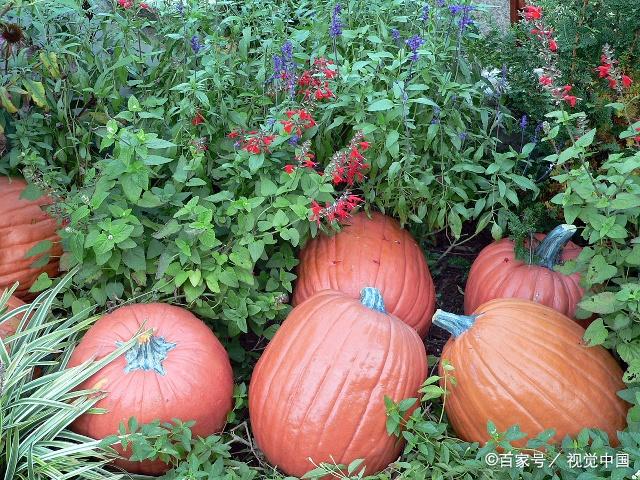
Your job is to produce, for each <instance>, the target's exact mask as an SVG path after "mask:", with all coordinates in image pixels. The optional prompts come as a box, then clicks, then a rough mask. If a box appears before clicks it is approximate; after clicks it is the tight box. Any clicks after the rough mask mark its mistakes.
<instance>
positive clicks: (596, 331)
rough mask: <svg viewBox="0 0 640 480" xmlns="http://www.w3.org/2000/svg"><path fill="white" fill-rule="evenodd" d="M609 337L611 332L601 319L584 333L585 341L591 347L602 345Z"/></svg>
mask: <svg viewBox="0 0 640 480" xmlns="http://www.w3.org/2000/svg"><path fill="white" fill-rule="evenodd" d="M608 336H609V332H608V331H607V328H606V327H605V326H604V322H603V321H602V319H601V318H598V319H597V320H596V321H594V322H592V323H591V325H589V327H588V328H587V330H586V331H585V332H584V339H585V340H586V341H587V342H588V343H589V346H592V345H602V344H603V343H604V341H605V340H606V339H607V337H608Z"/></svg>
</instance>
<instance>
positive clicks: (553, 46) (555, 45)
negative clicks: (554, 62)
mask: <svg viewBox="0 0 640 480" xmlns="http://www.w3.org/2000/svg"><path fill="white" fill-rule="evenodd" d="M549 50H551V51H552V52H557V51H558V42H556V40H555V38H552V39H551V40H550V41H549Z"/></svg>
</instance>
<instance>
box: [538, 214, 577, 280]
mask: <svg viewBox="0 0 640 480" xmlns="http://www.w3.org/2000/svg"><path fill="white" fill-rule="evenodd" d="M577 230H578V229H577V228H576V227H575V225H566V224H564V225H558V226H557V227H556V228H554V229H553V230H551V231H550V232H549V234H548V235H547V236H546V237H545V239H544V240H543V241H542V242H540V245H538V247H537V248H536V251H535V254H536V257H537V258H538V261H537V262H536V263H537V264H538V265H540V266H542V267H547V268H549V269H551V270H553V267H555V266H556V264H557V263H558V258H559V257H560V253H561V252H562V249H563V248H564V247H565V246H566V245H567V243H568V242H569V240H571V237H573V235H574V233H576V231H577Z"/></svg>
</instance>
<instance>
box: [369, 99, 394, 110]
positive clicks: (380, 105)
mask: <svg viewBox="0 0 640 480" xmlns="http://www.w3.org/2000/svg"><path fill="white" fill-rule="evenodd" d="M392 108H393V102H392V101H391V100H389V99H388V98H383V99H382V100H376V101H375V102H373V103H371V104H369V106H368V107H367V110H368V111H370V112H381V111H384V110H391V109H392Z"/></svg>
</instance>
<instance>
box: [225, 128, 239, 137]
mask: <svg viewBox="0 0 640 480" xmlns="http://www.w3.org/2000/svg"><path fill="white" fill-rule="evenodd" d="M239 136H240V132H238V131H237V130H232V131H231V132H229V133H228V134H227V137H228V138H238V137H239Z"/></svg>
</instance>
